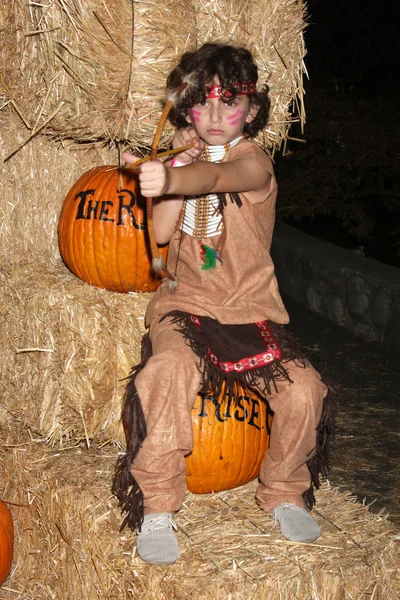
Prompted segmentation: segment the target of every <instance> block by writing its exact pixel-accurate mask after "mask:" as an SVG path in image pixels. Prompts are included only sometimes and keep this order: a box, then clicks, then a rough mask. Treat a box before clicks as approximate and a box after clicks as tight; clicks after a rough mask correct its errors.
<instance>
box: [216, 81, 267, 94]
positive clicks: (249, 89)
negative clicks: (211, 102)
mask: <svg viewBox="0 0 400 600" xmlns="http://www.w3.org/2000/svg"><path fill="white" fill-rule="evenodd" d="M233 87H234V88H235V90H236V91H237V95H238V96H248V95H249V94H253V93H254V92H256V91H257V82H256V81H243V82H242V83H240V82H239V81H236V82H235V83H234V84H233ZM230 96H232V94H231V92H228V91H227V90H225V89H224V88H223V87H222V86H220V85H213V86H211V87H207V94H206V98H223V97H226V98H229V97H230Z"/></svg>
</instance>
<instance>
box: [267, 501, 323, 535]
mask: <svg viewBox="0 0 400 600" xmlns="http://www.w3.org/2000/svg"><path fill="white" fill-rule="evenodd" d="M272 516H273V518H274V519H275V522H278V523H279V525H280V528H281V534H282V535H283V536H284V537H285V538H287V539H288V540H290V541H292V542H308V543H309V542H315V540H317V539H318V538H319V536H320V535H321V529H320V527H319V525H318V523H317V522H316V521H314V519H313V518H312V516H311V515H310V513H309V511H308V510H306V509H305V508H301V506H297V504H289V503H288V502H284V503H283V504H279V506H277V507H276V508H274V510H273V511H272Z"/></svg>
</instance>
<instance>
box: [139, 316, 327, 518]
mask: <svg viewBox="0 0 400 600" xmlns="http://www.w3.org/2000/svg"><path fill="white" fill-rule="evenodd" d="M174 327H175V326H174V325H172V324H171V323H170V320H169V319H165V320H164V321H163V322H162V323H158V322H154V323H153V324H152V325H151V328H150V337H151V341H152V346H153V356H152V357H151V358H150V360H149V361H148V363H147V364H146V366H145V368H144V369H143V370H142V371H141V372H140V373H139V374H138V376H137V378H136V382H135V383H136V389H137V391H138V394H139V398H140V401H141V404H142V408H143V412H144V415H145V418H146V425H147V437H146V439H145V440H144V442H143V445H142V447H141V449H140V451H139V454H138V455H137V457H136V459H135V461H134V463H133V465H132V469H131V472H132V475H133V477H134V478H135V479H136V481H137V483H138V484H139V486H140V488H141V490H142V492H143V496H144V512H145V514H148V513H152V512H175V511H177V510H179V508H180V507H181V506H182V503H183V500H184V497H185V493H186V464H185V458H184V457H185V455H187V454H189V453H190V452H191V451H192V449H193V433H192V418H191V409H192V406H193V404H194V402H195V400H196V396H197V393H198V390H199V388H200V382H201V375H200V372H199V369H198V363H199V360H198V357H197V356H196V355H195V354H194V353H193V352H192V350H191V349H190V348H189V346H188V345H187V344H186V343H185V340H184V338H183V336H182V334H181V333H179V332H177V331H175V329H174ZM285 366H286V367H287V369H288V371H289V375H290V378H291V379H292V380H293V383H292V384H290V383H289V382H288V381H286V380H285V381H277V388H278V392H277V393H276V394H274V395H273V396H269V397H268V401H269V403H270V406H271V409H272V410H273V411H274V418H273V422H272V431H271V439H270V446H269V449H268V451H267V452H266V455H265V457H264V460H263V463H262V465H261V472H260V476H259V477H260V484H259V486H258V488H257V493H256V498H257V501H258V503H259V504H260V506H261V508H263V509H264V510H266V511H268V512H269V511H271V510H272V509H273V508H275V507H276V506H277V505H278V504H280V503H281V502H291V503H294V504H298V505H299V506H304V502H303V499H302V495H301V494H302V493H303V492H305V491H306V490H307V489H308V488H309V487H310V473H309V470H308V467H307V464H306V463H307V461H308V460H309V459H310V458H311V456H312V455H313V450H314V447H315V442H316V435H315V434H316V427H317V425H318V422H319V419H320V416H321V411H322V403H323V399H324V397H325V395H326V393H327V388H326V386H325V385H324V384H323V383H322V382H321V378H320V376H319V374H318V373H317V372H316V371H315V369H313V368H312V367H311V366H309V367H307V368H303V367H299V366H297V365H296V364H294V363H292V362H290V363H285Z"/></svg>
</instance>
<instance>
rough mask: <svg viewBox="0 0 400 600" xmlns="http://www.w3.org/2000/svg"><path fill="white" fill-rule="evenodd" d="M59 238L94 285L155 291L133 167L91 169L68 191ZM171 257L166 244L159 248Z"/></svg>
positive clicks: (69, 260)
mask: <svg viewBox="0 0 400 600" xmlns="http://www.w3.org/2000/svg"><path fill="white" fill-rule="evenodd" d="M58 238H59V246H60V253H61V256H62V258H63V260H64V262H65V263H66V265H67V266H68V267H69V269H70V270H71V271H72V272H73V273H74V274H75V275H76V276H77V277H79V278H80V279H83V280H84V281H86V282H87V283H90V284H91V285H95V286H97V287H101V288H106V289H108V290H111V291H115V292H151V291H154V290H156V289H157V287H158V286H159V284H160V280H159V279H158V278H156V277H155V276H154V274H153V273H152V272H151V268H150V266H151V257H150V252H149V242H148V237H147V228H146V219H145V200H144V198H143V197H142V196H141V194H140V191H139V185H138V180H137V176H136V175H135V173H134V172H133V171H132V170H129V169H124V168H118V167H112V166H103V167H95V168H94V169H91V170H90V171H87V172H86V173H84V174H83V175H82V177H80V179H79V180H78V181H77V182H76V183H75V184H74V185H73V186H72V188H71V189H70V191H69V192H68V194H67V196H66V198H65V200H64V204H63V207H62V210H61V215H60V220H59V225H58ZM160 251H161V254H162V256H163V258H164V260H166V255H167V248H166V247H163V248H161V249H160Z"/></svg>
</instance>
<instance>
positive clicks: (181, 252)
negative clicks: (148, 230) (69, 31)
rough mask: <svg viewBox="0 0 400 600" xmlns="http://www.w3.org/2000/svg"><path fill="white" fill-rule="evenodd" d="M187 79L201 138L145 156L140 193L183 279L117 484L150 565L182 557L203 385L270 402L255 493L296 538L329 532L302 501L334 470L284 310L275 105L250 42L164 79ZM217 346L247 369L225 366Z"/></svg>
mask: <svg viewBox="0 0 400 600" xmlns="http://www.w3.org/2000/svg"><path fill="white" fill-rule="evenodd" d="M185 81H186V82H187V83H188V85H187V87H186V89H185V90H184V91H183V92H182V93H181V94H180V95H178V97H177V99H176V102H175V105H174V107H173V109H172V111H171V113H170V120H171V122H172V124H173V125H175V126H176V127H177V128H178V130H179V132H178V133H177V135H176V136H175V139H174V146H175V147H177V146H179V145H182V143H184V142H187V141H193V142H196V145H195V147H194V148H193V149H191V150H189V151H187V152H184V153H182V154H181V155H178V156H177V157H176V158H175V159H174V160H172V162H171V163H169V166H166V164H163V163H162V162H160V161H151V162H147V163H143V164H142V166H141V172H140V175H139V179H140V187H141V192H142V194H143V195H144V196H147V197H153V198H157V199H158V201H157V202H156V203H155V206H154V211H153V220H154V231H155V235H156V239H157V242H158V243H161V244H162V243H166V242H169V243H170V246H169V255H168V265H167V266H168V269H169V271H170V272H172V273H173V274H174V275H175V276H176V278H177V282H178V284H177V287H176V289H174V290H172V289H171V288H170V286H169V282H168V281H167V280H166V281H163V282H162V284H161V286H160V288H159V290H158V291H157V292H156V293H155V295H154V297H153V298H152V300H151V302H150V304H149V306H148V309H147V313H146V324H147V325H148V326H149V340H148V341H150V342H151V347H150V348H148V350H147V351H145V354H147V356H143V359H142V363H141V364H140V365H138V366H137V367H136V368H135V369H134V370H133V373H132V377H131V381H130V383H129V385H128V387H127V391H126V396H125V408H124V416H125V421H126V423H127V424H128V429H129V432H130V436H131V437H130V442H129V444H128V451H127V453H126V455H125V456H124V457H123V458H122V459H120V461H119V465H118V469H117V474H116V477H115V480H114V488H113V489H114V492H115V493H116V495H117V496H118V498H119V500H120V503H121V506H122V509H123V511H125V512H127V513H128V514H127V516H126V518H125V520H124V523H123V526H125V525H126V524H128V525H130V526H131V527H132V528H135V527H138V537H137V550H138V553H139V555H140V556H141V558H142V559H143V560H145V561H147V562H150V563H155V564H171V563H173V562H175V561H176V559H177V558H178V556H179V550H178V544H177V541H176V538H175V536H174V533H173V527H174V525H173V521H172V514H173V513H174V512H176V511H177V510H179V508H180V507H181V505H182V503H183V500H184V496H185V491H186V478H185V458H184V457H185V455H187V454H189V453H190V452H191V450H192V448H193V439H192V437H193V436H192V424H191V409H192V406H193V404H194V401H195V399H196V396H197V394H198V392H199V390H200V389H202V390H203V391H205V392H207V391H209V389H210V388H211V389H216V388H217V389H219V390H220V389H221V385H222V383H223V382H225V383H226V385H227V386H228V387H227V388H226V389H228V393H230V390H232V385H233V382H234V381H235V380H238V381H240V382H241V383H244V384H245V385H248V386H251V387H253V388H254V389H255V390H257V392H258V393H259V394H262V395H263V396H264V397H268V401H269V405H270V408H271V409H272V411H273V414H274V417H273V422H272V431H271V438H270V447H269V450H268V451H267V453H266V456H265V458H264V460H263V463H262V466H261V472H260V476H259V479H260V483H259V485H258V488H257V493H256V499H257V502H258V503H259V506H260V507H261V509H263V510H264V511H265V512H267V513H269V514H272V516H273V518H274V519H275V521H277V522H279V524H280V529H281V533H282V534H283V535H284V536H285V537H286V538H288V539H289V540H293V541H299V542H312V541H314V540H316V539H317V538H318V537H319V535H320V529H319V526H318V524H317V523H316V521H314V519H313V518H312V517H311V514H310V512H309V511H308V510H307V508H306V507H308V508H309V509H311V508H312V505H313V503H314V496H313V488H312V483H313V484H314V485H315V486H316V487H318V485H319V479H318V472H320V471H321V469H322V470H323V469H324V468H325V466H326V465H324V464H323V463H322V462H321V456H322V455H323V454H326V438H327V434H329V433H330V432H331V428H332V427H331V426H332V422H330V421H329V419H327V415H328V410H327V409H328V408H329V407H330V409H329V410H330V412H331V416H333V413H334V408H333V409H332V404H330V403H329V402H328V401H327V391H328V390H327V387H326V385H325V384H324V383H323V382H322V381H321V378H320V376H319V375H318V373H317V372H316V371H315V370H314V369H313V367H312V366H311V365H310V364H309V363H308V362H307V361H306V360H305V359H304V358H303V357H302V356H301V353H300V351H299V349H298V347H296V344H295V343H294V341H293V340H292V339H291V338H290V336H289V335H288V333H287V331H286V329H285V328H284V327H283V325H285V324H287V323H288V321H289V318H288V315H287V312H286V310H285V307H284V305H283V303H282V300H281V297H280V295H279V291H278V286H277V282H276V279H275V275H274V266H273V263H272V260H271V256H270V246H271V238H272V231H273V227H274V213H275V198H276V192H277V186H276V182H275V178H274V174H273V168H272V164H271V161H270V159H269V158H268V157H267V155H266V154H265V152H264V151H263V150H262V149H261V148H260V147H259V146H258V145H257V144H256V143H255V142H254V141H253V140H252V139H251V138H252V137H254V136H255V135H256V134H257V133H258V132H259V131H261V130H262V129H263V128H264V127H265V125H266V122H267V118H268V112H269V100H268V94H267V90H266V89H261V90H258V89H257V67H256V65H255V64H254V62H253V58H252V56H251V54H250V52H248V51H247V50H246V49H244V48H235V47H232V46H222V45H218V44H206V45H204V46H202V47H201V48H200V49H199V50H197V51H194V52H188V53H186V54H184V55H183V56H182V58H181V61H180V63H179V64H178V66H177V67H176V68H175V69H174V70H173V71H172V73H171V74H170V75H169V77H168V80H167V87H168V88H172V89H176V88H178V87H179V86H180V85H181V84H182V83H183V82H185ZM124 158H125V160H127V161H128V162H130V163H132V162H135V160H136V157H134V156H132V155H129V154H125V155H124ZM197 158H200V160H196V159H197ZM176 167H179V168H176ZM193 315H194V317H193ZM261 330H262V331H264V332H267V333H265V334H264V333H262V334H261V335H260V331H261ZM265 335H266V336H267V337H265ZM261 336H264V337H261ZM278 346H280V349H279V347H278ZM209 349H211V350H212V352H213V354H214V355H216V356H217V357H218V356H219V357H220V358H221V360H222V358H223V362H225V363H227V364H228V365H237V363H238V362H239V361H240V360H242V364H244V363H246V365H247V366H246V367H245V368H244V369H242V370H241V368H240V369H239V370H237V369H236V368H235V367H232V370H229V369H227V368H225V367H224V366H222V367H221V365H220V363H219V366H218V365H217V366H216V365H215V364H212V363H211V362H210V361H209V360H208V359H207V355H208V350H209ZM266 357H269V358H266ZM261 358H262V360H260V359H261ZM214 362H215V361H214ZM217 362H218V361H217ZM235 369H236V370H235ZM216 397H218V393H217V394H216ZM324 398H325V401H324ZM323 407H324V410H323ZM318 425H319V428H318ZM143 515H144V517H143Z"/></svg>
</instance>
